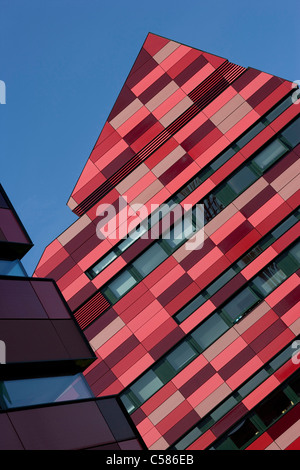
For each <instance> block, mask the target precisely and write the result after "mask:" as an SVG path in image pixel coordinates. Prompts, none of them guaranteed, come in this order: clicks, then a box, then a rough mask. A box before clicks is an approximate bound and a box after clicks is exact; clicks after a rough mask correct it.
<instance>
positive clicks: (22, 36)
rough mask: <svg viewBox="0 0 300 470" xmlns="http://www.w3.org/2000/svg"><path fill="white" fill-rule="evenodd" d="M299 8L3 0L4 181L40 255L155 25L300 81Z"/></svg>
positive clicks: (31, 264) (31, 262) (66, 220)
mask: <svg viewBox="0 0 300 470" xmlns="http://www.w3.org/2000/svg"><path fill="white" fill-rule="evenodd" d="M298 22H299V20H297V10H296V8H294V9H292V8H290V7H289V8H288V7H287V4H286V2H282V1H278V0H273V1H271V0H264V1H262V0H259V1H258V0H253V1H251V2H249V1H241V0H240V1H237V0H232V1H230V0H229V1H224V0H223V1H220V0H217V1H214V2H213V1H210V2H208V1H201V0H183V1H178V0H172V1H171V0H152V1H151V2H145V1H137V0H127V1H121V0H115V1H114V2H105V1H103V0H0V58H1V59H0V80H3V81H4V82H5V83H6V105H0V158H1V178H0V180H1V183H2V185H3V186H4V189H5V190H6V192H7V193H8V196H9V197H10V199H11V201H12V203H13V205H14V206H15V208H16V210H17V212H18V214H19V216H20V218H21V220H22V222H23V224H24V225H25V227H26V229H27V231H28V233H29V235H30V237H31V239H32V241H33V243H34V245H35V246H34V248H33V249H32V250H31V251H30V252H29V253H28V254H27V255H26V256H25V258H24V259H23V263H24V266H25V268H26V269H27V271H28V273H29V274H32V272H33V270H34V268H35V266H36V264H37V263H38V261H39V259H40V256H41V254H42V252H43V250H44V248H45V246H46V245H48V244H49V243H50V242H51V241H52V240H53V239H54V238H56V237H57V236H58V235H59V234H60V233H61V232H63V231H64V230H65V229H66V228H67V227H68V226H69V225H70V224H71V223H73V222H74V221H75V220H76V216H75V215H74V214H73V213H72V212H71V211H70V209H69V208H68V207H67V206H66V203H67V200H68V198H69V196H70V194H71V192H72V190H73V188H74V186H75V184H76V181H77V179H78V177H79V175H80V173H81V171H82V169H83V167H84V165H85V163H86V160H87V159H88V157H89V154H90V152H91V150H92V148H93V146H94V144H95V141H96V140H97V137H98V135H99V133H100V131H101V129H102V127H103V125H104V123H105V121H106V119H107V116H108V114H109V112H110V110H111V108H112V107H113V104H114V102H115V100H116V98H117V96H118V94H119V92H120V90H121V87H122V85H123V83H124V81H125V79H126V77H127V75H128V73H129V71H130V68H131V67H132V65H133V62H134V60H135V58H136V56H137V54H138V52H139V50H140V48H141V46H142V44H143V42H144V40H145V38H146V36H147V34H148V33H149V32H152V33H155V34H159V35H161V36H165V37H167V38H170V39H173V40H175V41H178V42H181V43H184V44H187V45H189V46H192V47H195V48H198V49H203V50H205V51H207V52H211V53H213V54H216V55H220V56H222V57H226V58H227V59H229V60H230V61H232V62H235V63H237V64H239V65H243V66H245V67H247V66H251V67H254V68H257V69H260V70H264V71H266V72H269V73H272V74H274V75H278V76H279V77H282V78H286V79H288V80H291V81H294V80H297V79H300V70H299V69H300V65H299V57H298V56H299V37H298V34H297V32H298V29H299V28H298Z"/></svg>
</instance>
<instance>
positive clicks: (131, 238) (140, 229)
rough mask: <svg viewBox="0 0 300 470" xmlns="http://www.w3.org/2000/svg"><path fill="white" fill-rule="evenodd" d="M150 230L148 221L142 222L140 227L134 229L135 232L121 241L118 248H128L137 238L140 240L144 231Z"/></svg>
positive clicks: (123, 249)
mask: <svg viewBox="0 0 300 470" xmlns="http://www.w3.org/2000/svg"><path fill="white" fill-rule="evenodd" d="M147 231H148V223H145V224H141V225H140V226H139V227H137V228H136V230H134V232H131V233H130V234H129V236H128V237H127V238H125V240H124V241H122V242H121V243H119V245H118V248H119V250H121V251H125V250H127V248H129V247H130V246H131V245H132V244H133V243H134V242H135V241H136V240H138V239H139V238H140V237H141V236H142V235H144V233H146V232H147Z"/></svg>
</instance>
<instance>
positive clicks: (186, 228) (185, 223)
mask: <svg viewBox="0 0 300 470" xmlns="http://www.w3.org/2000/svg"><path fill="white" fill-rule="evenodd" d="M194 233H196V229H195V228H194V225H193V222H192V219H191V217H187V216H185V217H184V219H183V220H180V221H179V222H177V223H176V224H175V225H174V227H173V228H172V229H171V230H170V234H169V238H167V236H166V237H163V240H164V241H165V243H167V244H168V245H169V246H170V248H171V249H172V251H173V250H175V249H176V248H177V247H178V246H179V245H181V244H182V243H184V242H185V241H186V240H187V239H189V238H190V237H191V236H192V235H193V234H194ZM167 235H168V234H167Z"/></svg>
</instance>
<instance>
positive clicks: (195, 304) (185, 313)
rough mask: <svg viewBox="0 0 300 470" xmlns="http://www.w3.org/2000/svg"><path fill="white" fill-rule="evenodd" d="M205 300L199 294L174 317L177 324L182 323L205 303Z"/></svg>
mask: <svg viewBox="0 0 300 470" xmlns="http://www.w3.org/2000/svg"><path fill="white" fill-rule="evenodd" d="M206 300H207V299H206V298H205V297H204V296H203V295H202V294H200V295H198V297H197V298H196V299H194V300H193V301H192V302H191V303H190V304H189V305H187V306H186V307H184V308H183V309H182V310H181V311H180V312H178V313H177V314H176V315H175V319H176V320H177V321H178V323H181V322H183V320H185V319H186V318H187V317H189V316H190V315H191V314H192V313H193V312H195V311H196V310H197V308H199V307H200V306H201V305H203V304H204V302H206Z"/></svg>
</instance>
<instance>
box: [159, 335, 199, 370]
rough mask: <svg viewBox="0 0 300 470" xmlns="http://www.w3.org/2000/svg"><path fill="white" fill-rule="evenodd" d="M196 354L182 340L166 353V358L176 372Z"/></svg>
mask: <svg viewBox="0 0 300 470" xmlns="http://www.w3.org/2000/svg"><path fill="white" fill-rule="evenodd" d="M196 356H198V354H197V353H196V352H195V351H194V349H193V348H192V347H191V346H190V345H189V344H188V343H187V342H184V343H182V344H180V345H179V346H177V348H176V349H175V350H174V351H173V352H171V353H170V354H168V355H167V357H166V359H167V361H168V362H169V363H170V364H171V366H172V367H173V369H174V370H175V371H176V372H177V371H179V370H180V369H182V368H183V367H184V366H185V365H187V364H188V363H189V362H191V360H193V359H194V358H195V357H196Z"/></svg>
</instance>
